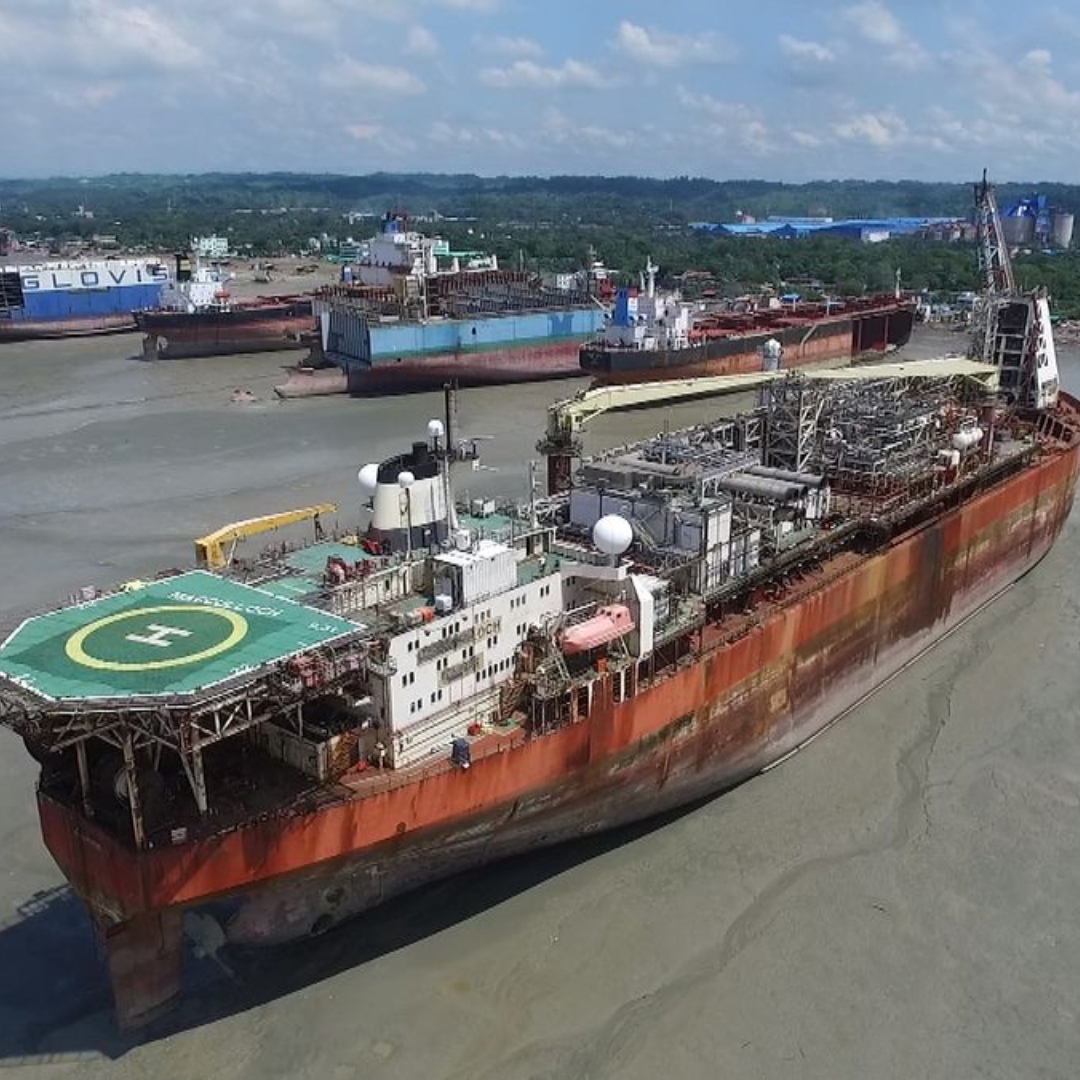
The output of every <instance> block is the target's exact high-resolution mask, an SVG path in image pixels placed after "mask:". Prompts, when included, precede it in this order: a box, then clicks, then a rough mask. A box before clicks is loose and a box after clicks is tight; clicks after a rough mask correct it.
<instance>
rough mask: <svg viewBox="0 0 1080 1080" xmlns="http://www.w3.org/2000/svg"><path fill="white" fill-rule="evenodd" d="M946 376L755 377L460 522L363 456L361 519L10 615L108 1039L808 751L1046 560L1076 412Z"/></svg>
mask: <svg viewBox="0 0 1080 1080" xmlns="http://www.w3.org/2000/svg"><path fill="white" fill-rule="evenodd" d="M992 376H996V372H995V371H994V370H993V369H992V368H990V367H988V366H985V365H980V364H975V363H972V362H968V361H957V362H955V363H951V364H950V363H948V362H944V363H942V364H941V365H939V367H938V368H937V369H936V370H935V371H933V372H932V373H930V374H927V373H925V372H924V373H922V374H920V375H919V376H918V377H916V376H906V375H903V374H893V375H892V376H890V377H888V378H874V377H873V375H872V369H863V370H862V371H861V372H858V371H849V372H846V373H844V377H838V378H836V379H832V380H828V379H824V378H819V379H807V378H804V377H801V376H799V375H790V376H787V377H784V378H779V379H776V380H774V381H773V382H772V383H771V384H770V385H769V386H768V388H767V389H766V391H765V399H764V400H763V402H762V405H761V406H760V407H759V408H758V409H756V410H754V411H752V412H750V413H748V414H746V415H743V416H739V417H736V418H728V419H720V420H717V421H715V422H712V423H709V424H705V425H702V426H699V427H695V428H692V429H689V430H686V431H681V432H677V433H665V434H663V435H657V436H655V437H653V438H650V439H647V440H645V441H643V442H640V443H636V444H634V445H631V446H625V447H621V448H618V449H616V450H613V451H611V452H608V453H605V454H603V455H601V456H599V457H596V458H593V459H590V460H587V461H585V462H584V463H583V465H582V467H581V468H580V470H579V473H578V475H577V477H576V478H575V480H576V482H575V484H574V485H573V486H572V488H571V490H570V491H569V492H565V493H560V494H557V495H554V496H552V497H550V498H548V499H542V500H534V501H533V502H532V504H531V505H530V506H529V507H527V508H521V510H520V512H505V513H504V512H503V511H502V510H500V509H499V508H497V507H495V506H493V505H490V504H486V503H479V504H477V505H474V506H472V507H471V508H470V511H471V514H466V513H465V512H464V511H463V510H462V511H456V510H455V509H454V502H453V497H452V488H451V484H450V479H451V477H450V464H449V455H448V454H447V453H446V452H445V449H444V447H443V446H442V444H441V436H442V429H441V425H439V424H438V423H437V422H433V424H432V426H431V428H430V429H429V435H430V439H429V441H428V442H419V443H416V444H414V445H413V447H412V449H411V450H410V451H408V452H406V453H404V454H402V455H399V456H397V457H395V458H393V459H390V460H388V461H386V462H383V463H382V464H381V465H378V466H369V467H366V468H365V469H364V470H362V471H361V474H360V481H361V485H362V488H363V489H364V492H365V494H366V495H367V496H368V504H367V505H368V513H369V515H370V518H369V522H370V527H369V528H368V529H367V530H366V531H365V532H364V534H363V535H362V536H359V537H357V536H353V537H347V538H338V539H329V540H328V539H322V540H319V541H318V542H316V543H313V544H311V545H308V546H305V547H302V548H299V549H294V550H285V551H283V550H282V549H281V547H280V546H279V547H277V548H274V549H272V550H269V551H268V552H267V553H265V554H264V556H262V557H260V558H258V559H255V560H252V561H249V562H241V561H237V560H234V561H233V562H232V563H231V564H230V565H229V567H228V569H227V570H226V571H224V572H223V573H222V574H211V573H208V572H206V571H193V572H190V573H187V574H183V575H179V576H172V577H168V578H164V579H162V580H159V581H155V582H152V583H149V584H147V583H140V584H139V585H138V586H137V587H135V588H134V589H132V590H131V591H120V592H115V593H110V594H107V595H105V596H102V597H99V598H97V599H94V600H92V601H90V602H88V603H85V604H80V605H77V606H76V607H73V608H68V609H64V610H62V611H58V612H53V613H50V614H45V615H42V616H38V617H35V618H32V619H29V620H27V621H26V622H25V623H23V624H22V625H21V626H20V627H19V628H18V629H17V630H16V631H15V632H14V633H13V634H12V635H11V636H10V637H8V639H7V640H6V641H5V642H4V644H3V646H2V647H0V701H2V710H3V711H2V714H0V719H2V720H3V722H5V723H6V724H8V725H9V726H11V727H13V728H14V729H15V730H16V731H18V732H19V733H20V734H21V735H22V736H23V738H24V739H25V741H26V743H27V745H28V747H29V748H30V749H31V751H32V753H33V754H34V755H35V757H37V758H38V760H39V761H40V762H41V763H42V773H41V781H40V786H39V794H38V800H39V806H40V813H41V819H42V825H43V834H44V838H45V842H46V844H47V845H48V847H49V849H50V851H51V852H52V854H53V855H54V857H55V858H56V860H57V862H58V863H59V865H60V866H61V867H62V869H63V871H64V873H65V874H66V875H67V876H68V878H69V879H70V880H71V882H72V883H73V885H74V886H75V888H76V889H77V890H78V892H79V893H80V895H81V896H82V897H83V899H84V900H85V902H86V904H87V905H88V907H89V908H90V910H91V912H92V913H93V915H94V917H95V920H96V922H97V923H98V925H99V926H100V928H101V931H102V934H103V937H104V940H105V943H106V950H107V954H108V958H109V964H110V969H111V973H112V979H113V985H114V989H115V993H116V999H117V1006H118V1012H119V1016H120V1019H121V1023H122V1024H124V1025H127V1026H130V1025H135V1024H138V1023H141V1022H143V1021H145V1020H146V1019H148V1018H149V1017H151V1016H152V1015H154V1014H155V1013H156V1012H157V1011H159V1010H160V1009H162V1008H164V1007H165V1006H167V1005H168V1004H169V1003H170V1002H171V1001H172V1000H173V998H174V997H175V995H176V994H177V992H178V990H179V986H180V972H181V964H180V955H181V943H182V933H183V927H184V913H185V911H186V910H188V909H191V908H196V907H198V905H200V904H201V903H203V902H205V901H208V900H211V899H220V898H225V897H231V898H232V901H231V910H232V915H231V918H230V919H229V921H228V922H227V924H226V925H225V926H224V927H223V928H222V929H221V931H220V940H221V941H222V942H225V941H227V942H229V943H232V944H234V945H250V944H255V943H273V942H279V941H285V940H289V939H293V938H297V937H303V936H306V935H310V934H317V933H321V932H323V931H324V930H326V929H327V928H329V927H330V926H332V925H334V924H335V923H337V922H340V921H341V920H342V919H344V918H345V917H347V916H349V915H353V914H356V913H358V912H360V911H362V910H364V909H365V908H367V907H370V906H371V905H373V904H375V903H379V902H381V901H385V900H387V899H388V898H390V897H392V896H393V895H395V894H396V893H399V892H401V891H402V890H404V889H407V888H411V887H415V886H417V885H419V884H421V883H423V882H424V881H428V880H431V879H432V878H434V877H438V876H441V875H445V874H448V873H451V872H453V871H455V870H459V869H464V868H466V867H468V866H472V865H475V864H477V863H479V862H483V861H485V860H489V859H493V858H497V857H500V856H504V855H507V854H510V853H512V852H515V851H521V850H527V849H529V848H531V847H535V846H537V845H541V844H546V843H553V842H556V841H559V840H564V839H568V838H571V837H574V836H580V835H583V834H585V833H588V832H592V831H594V830H596V829H601V828H608V827H611V826H613V825H616V824H619V823H622V822H627V821H630V820H633V819H637V818H641V817H644V816H646V815H649V814H652V813H655V812H657V811H659V810H662V809H665V808H667V807H672V806H676V805H679V804H680V803H683V802H685V801H686V800H687V799H689V798H692V797H695V796H698V795H704V794H707V793H709V792H714V791H717V790H719V789H722V788H724V787H726V786H728V785H731V784H734V783H737V782H738V781H739V780H741V779H743V778H745V777H747V776H749V775H752V774H753V773H755V772H757V771H759V770H760V769H762V768H763V767H765V766H767V765H769V764H770V763H772V762H775V761H777V760H778V759H780V758H781V757H783V756H784V755H785V754H787V753H789V752H790V751H791V750H793V749H794V748H796V747H797V746H798V745H800V744H801V743H803V742H805V741H806V740H807V739H809V738H811V737H812V736H813V735H815V734H816V733H817V732H818V731H820V730H821V729H822V728H823V727H825V726H827V725H828V724H829V723H830V722H831V721H832V720H834V719H835V718H836V717H837V716H838V715H839V714H840V713H842V712H843V710H845V709H846V708H848V707H850V706H851V705H852V704H854V703H855V702H857V701H858V700H859V699H860V698H861V697H862V696H863V695H865V694H866V693H867V692H868V691H869V690H871V689H872V688H873V687H874V686H876V685H878V684H880V683H881V682H882V680H884V679H886V678H887V677H888V676H889V675H891V674H892V673H893V672H895V671H896V670H898V668H899V667H900V666H901V665H903V664H904V663H906V662H908V661H909V660H911V659H912V657H914V656H915V655H917V654H918V653H919V652H920V651H921V650H923V649H925V648H926V647H928V646H929V645H930V644H932V643H933V641H934V640H936V639H937V638H938V637H939V636H940V635H941V634H942V633H943V632H945V631H946V630H948V629H949V628H950V627H953V626H956V625H957V624H958V623H959V622H960V621H961V620H962V619H964V618H965V617H967V616H968V615H969V614H970V613H971V612H973V611H974V610H976V609H977V608H978V607H979V605H981V604H983V603H984V602H986V601H987V600H989V599H990V598H992V597H993V596H994V595H996V594H997V593H998V592H999V591H1000V590H1001V589H1003V588H1005V587H1006V586H1007V585H1008V584H1009V583H1010V582H1012V581H1014V580H1015V579H1016V578H1017V577H1018V576H1019V575H1020V574H1022V573H1023V572H1024V571H1026V570H1027V569H1029V568H1030V567H1031V566H1033V565H1034V564H1035V563H1036V562H1037V561H1038V559H1039V558H1041V556H1042V555H1043V554H1044V553H1045V552H1046V551H1047V550H1048V548H1049V547H1050V545H1051V543H1052V541H1053V540H1054V538H1055V536H1056V535H1057V533H1058V531H1059V530H1060V528H1061V525H1062V523H1063V521H1064V519H1065V517H1066V515H1067V514H1068V511H1069V508H1070V506H1071V504H1072V499H1073V490H1074V484H1075V477H1076V469H1077V446H1078V440H1077V433H1078V431H1080V416H1078V413H1077V405H1076V403H1075V402H1074V401H1073V400H1072V399H1070V398H1066V397H1065V396H1064V395H1063V396H1062V398H1061V400H1060V402H1059V403H1058V404H1057V405H1056V406H1055V407H1054V408H1053V409H1049V410H1042V411H1032V410H1026V409H1024V408H1021V407H1018V406H1014V405H1009V404H1007V403H1005V402H1004V401H1003V400H1002V399H1001V398H1000V397H999V396H998V395H997V394H996V393H995V391H994V389H993V386H992Z"/></svg>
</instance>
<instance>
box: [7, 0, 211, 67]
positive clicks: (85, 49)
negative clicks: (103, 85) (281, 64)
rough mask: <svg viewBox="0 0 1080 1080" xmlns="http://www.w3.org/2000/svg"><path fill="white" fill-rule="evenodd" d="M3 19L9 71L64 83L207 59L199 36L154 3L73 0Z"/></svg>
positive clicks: (198, 63) (194, 64) (196, 63)
mask: <svg viewBox="0 0 1080 1080" xmlns="http://www.w3.org/2000/svg"><path fill="white" fill-rule="evenodd" d="M0 20H2V21H0V42H2V43H3V49H4V64H5V66H6V67H8V68H12V67H14V68H18V67H23V66H25V67H30V68H39V69H47V70H49V71H51V72H53V73H54V77H55V78H60V79H65V78H66V79H70V78H73V77H74V78H79V77H90V78H94V79H99V78H114V77H115V78H119V79H124V80H127V79H131V78H133V77H138V76H139V75H141V74H145V73H146V72H151V71H165V72H168V71H175V72H184V71H192V70H194V69H196V68H199V67H201V66H202V65H203V64H204V63H205V61H206V55H205V53H204V51H203V47H202V45H201V43H199V41H198V36H197V35H196V34H195V33H194V32H185V31H184V30H183V29H182V24H181V22H180V20H179V19H174V18H171V17H170V16H166V15H162V14H161V13H160V11H159V9H158V8H157V6H156V5H154V6H150V5H145V4H130V3H127V4H125V3H120V4H117V3H111V2H109V0H69V2H66V3H64V4H62V5H60V7H59V8H52V9H47V10H45V11H42V10H41V9H37V8H35V7H34V6H28V7H25V8H22V9H20V10H19V11H18V13H15V12H9V13H7V14H5V15H2V16H0ZM193 30H194V28H192V31H193Z"/></svg>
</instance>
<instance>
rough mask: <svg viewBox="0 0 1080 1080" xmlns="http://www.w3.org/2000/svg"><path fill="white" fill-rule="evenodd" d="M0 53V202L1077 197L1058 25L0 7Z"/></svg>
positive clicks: (519, 2)
mask: <svg viewBox="0 0 1080 1080" xmlns="http://www.w3.org/2000/svg"><path fill="white" fill-rule="evenodd" d="M1074 12H1075V14H1074ZM0 45H2V48H3V56H4V65H3V68H2V70H0V90H2V92H3V98H4V102H5V105H4V109H3V111H2V113H0V145H2V146H3V147H4V155H3V159H2V162H0V174H3V175H6V176H9V177H13V176H42V175H60V174H63V175H93V174H99V173H103V172H112V171H138V172H202V171H207V170H226V171H241V170H244V171H246V170H253V171H265V170H270V169H286V170H291V171H300V172H309V171H311V172H346V173H367V172H374V171H377V170H391V171H418V172H420V171H422V172H451V171H453V172H456V171H467V172H476V173H480V174H483V175H495V174H515V175H517V174H535V175H550V174H553V173H592V174H596V173H600V174H608V175H611V174H637V175H647V176H673V175H681V174H690V175H695V176H708V177H714V178H717V179H725V178H739V177H761V178H766V179H776V180H787V181H803V180H810V179H816V178H849V177H855V178H866V179H878V178H881V179H900V178H912V179H919V180H970V179H972V178H973V177H975V176H976V175H978V174H979V173H981V170H982V168H983V167H984V166H986V167H988V168H989V169H990V171H991V173H992V175H993V176H994V177H995V178H997V179H999V180H1006V179H1015V180H1043V179H1045V180H1062V181H1073V182H1076V181H1077V180H1080V176H1078V166H1080V8H1078V7H1076V6H1075V5H1074V4H1066V3H1064V2H1062V0H1048V2H1044V0H1030V2H1029V3H1026V4H1024V5H1022V6H1020V5H1017V4H1016V3H1015V2H1013V3H1005V2H1003V0H958V2H955V3H954V2H951V0H943V2H937V3H929V2H926V0H908V2H906V3H901V2H900V0H855V2H850V3H844V2H833V0H813V2H811V0H802V2H795V0H759V2H757V3H747V2H744V0H739V2H731V0H728V2H724V0H712V2H710V3H706V2H704V0H701V2H698V0H668V2H667V3H656V2H655V0H652V2H650V3H644V2H638V0H626V2H622V3H618V4H615V3H609V2H607V0H578V2H576V3H574V2H570V0H407V2H403V0H183V2H182V3H177V4H167V3H164V2H161V0H154V2H149V0H146V2H143V0H0Z"/></svg>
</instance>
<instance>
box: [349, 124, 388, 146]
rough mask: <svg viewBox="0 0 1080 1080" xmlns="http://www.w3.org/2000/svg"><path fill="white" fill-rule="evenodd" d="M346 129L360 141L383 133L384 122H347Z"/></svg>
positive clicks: (374, 137) (375, 137)
mask: <svg viewBox="0 0 1080 1080" xmlns="http://www.w3.org/2000/svg"><path fill="white" fill-rule="evenodd" d="M345 130H346V131H347V132H348V133H349V134H350V135H351V136H352V137H353V138H354V139H356V140H358V141H359V142H364V141H365V140H367V139H377V138H378V137H379V136H380V135H381V134H382V130H383V128H382V124H346V125H345Z"/></svg>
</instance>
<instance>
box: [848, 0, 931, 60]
mask: <svg viewBox="0 0 1080 1080" xmlns="http://www.w3.org/2000/svg"><path fill="white" fill-rule="evenodd" d="M846 15H847V19H848V21H849V22H850V23H851V24H852V25H853V26H854V28H855V31H856V33H857V34H858V35H859V36H860V37H862V38H863V39H864V40H865V41H868V42H870V44H872V45H877V46H881V48H882V49H883V50H885V52H884V56H885V59H886V60H887V61H888V62H889V63H890V64H891V65H893V66H894V67H899V68H903V69H907V70H913V69H915V68H918V67H922V66H923V65H924V64H925V63H926V61H927V59H928V57H927V54H926V51H925V50H924V49H923V48H922V46H921V45H919V43H918V42H917V41H915V39H914V38H913V37H911V36H910V35H909V34H908V33H906V32H905V30H904V28H903V26H901V24H900V20H899V19H897V17H896V16H895V15H894V14H893V13H892V12H891V11H890V10H889V9H888V8H887V7H886V6H885V4H884V3H883V2H882V0H864V2H863V3H859V4H855V5H854V6H852V7H849V8H848V9H847V12H846Z"/></svg>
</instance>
